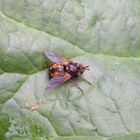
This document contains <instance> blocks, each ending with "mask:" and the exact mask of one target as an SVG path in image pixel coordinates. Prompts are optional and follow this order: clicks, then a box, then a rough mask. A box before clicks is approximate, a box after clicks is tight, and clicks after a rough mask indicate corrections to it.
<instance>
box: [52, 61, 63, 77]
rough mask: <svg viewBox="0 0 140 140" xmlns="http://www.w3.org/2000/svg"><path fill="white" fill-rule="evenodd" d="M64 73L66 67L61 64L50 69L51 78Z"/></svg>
mask: <svg viewBox="0 0 140 140" xmlns="http://www.w3.org/2000/svg"><path fill="white" fill-rule="evenodd" d="M62 73H64V66H63V65H61V64H54V65H53V66H51V67H50V77H57V76H59V75H61V74H62Z"/></svg>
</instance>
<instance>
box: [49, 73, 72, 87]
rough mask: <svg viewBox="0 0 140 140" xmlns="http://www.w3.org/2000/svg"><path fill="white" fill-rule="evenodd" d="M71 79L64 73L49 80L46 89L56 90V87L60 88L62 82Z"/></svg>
mask: <svg viewBox="0 0 140 140" xmlns="http://www.w3.org/2000/svg"><path fill="white" fill-rule="evenodd" d="M70 78H71V75H70V74H68V73H64V74H62V75H60V76H57V77H54V78H52V79H51V80H50V82H49V84H48V86H47V88H50V89H51V88H56V87H58V86H60V85H61V84H63V83H64V82H66V81H67V80H69V79H70Z"/></svg>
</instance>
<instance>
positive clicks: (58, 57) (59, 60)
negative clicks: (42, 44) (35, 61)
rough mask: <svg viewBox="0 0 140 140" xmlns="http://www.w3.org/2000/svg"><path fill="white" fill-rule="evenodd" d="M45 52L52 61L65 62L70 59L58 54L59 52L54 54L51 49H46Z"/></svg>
mask: <svg viewBox="0 0 140 140" xmlns="http://www.w3.org/2000/svg"><path fill="white" fill-rule="evenodd" d="M44 54H45V56H46V57H47V58H48V59H50V60H51V61H53V62H54V63H63V62H65V61H68V60H66V59H65V58H63V57H61V56H59V55H57V54H54V53H53V52H51V51H49V50H47V49H46V50H45V51H44Z"/></svg>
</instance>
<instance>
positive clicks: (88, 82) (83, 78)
mask: <svg viewBox="0 0 140 140" xmlns="http://www.w3.org/2000/svg"><path fill="white" fill-rule="evenodd" d="M80 79H81V80H83V81H85V82H86V83H88V84H89V85H93V84H92V83H90V82H89V81H87V80H86V79H85V78H83V77H82V76H80Z"/></svg>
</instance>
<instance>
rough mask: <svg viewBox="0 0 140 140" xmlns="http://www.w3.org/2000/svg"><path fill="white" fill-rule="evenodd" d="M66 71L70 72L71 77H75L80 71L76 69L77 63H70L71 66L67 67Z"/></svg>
mask: <svg viewBox="0 0 140 140" xmlns="http://www.w3.org/2000/svg"><path fill="white" fill-rule="evenodd" d="M65 71H66V72H68V73H69V74H70V75H72V76H75V75H77V74H78V70H77V67H76V63H72V62H71V63H69V65H66V66H65Z"/></svg>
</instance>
